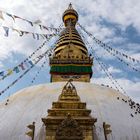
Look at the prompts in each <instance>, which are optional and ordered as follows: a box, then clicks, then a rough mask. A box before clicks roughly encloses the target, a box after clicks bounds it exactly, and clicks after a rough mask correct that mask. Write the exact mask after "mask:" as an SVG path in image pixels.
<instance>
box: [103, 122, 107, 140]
mask: <svg viewBox="0 0 140 140" xmlns="http://www.w3.org/2000/svg"><path fill="white" fill-rule="evenodd" d="M103 129H104V136H105V140H107V135H106V132H105V122H103Z"/></svg>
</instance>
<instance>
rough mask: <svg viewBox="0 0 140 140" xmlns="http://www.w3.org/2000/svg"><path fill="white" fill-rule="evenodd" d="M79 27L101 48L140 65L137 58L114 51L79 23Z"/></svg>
mask: <svg viewBox="0 0 140 140" xmlns="http://www.w3.org/2000/svg"><path fill="white" fill-rule="evenodd" d="M78 25H79V27H80V28H81V29H82V30H83V31H84V32H85V33H86V34H87V35H88V36H90V37H91V38H92V39H93V40H94V41H95V42H96V43H97V44H99V45H100V46H101V47H103V48H107V49H109V50H110V51H111V52H113V53H115V54H116V55H121V56H122V57H125V58H126V59H129V60H131V61H132V62H136V63H140V61H139V60H137V59H135V58H132V57H130V56H128V55H126V54H125V53H122V52H120V51H118V50H116V49H114V48H112V47H110V46H108V45H106V44H105V43H103V42H102V41H101V40H99V39H97V38H96V37H94V36H93V35H92V34H91V33H89V32H88V31H87V30H86V29H85V28H84V27H83V26H82V25H80V24H79V23H78ZM138 71H139V70H138Z"/></svg>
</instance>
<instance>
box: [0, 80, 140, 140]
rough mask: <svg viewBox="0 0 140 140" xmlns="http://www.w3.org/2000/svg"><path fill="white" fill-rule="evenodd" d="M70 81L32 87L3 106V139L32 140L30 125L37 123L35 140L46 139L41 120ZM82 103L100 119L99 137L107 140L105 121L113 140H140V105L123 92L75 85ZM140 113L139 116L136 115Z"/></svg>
mask: <svg viewBox="0 0 140 140" xmlns="http://www.w3.org/2000/svg"><path fill="white" fill-rule="evenodd" d="M65 84H66V82H54V83H49V84H42V85H37V86H32V87H28V88H25V89H22V90H21V91H19V92H17V93H15V94H13V95H12V96H11V97H10V98H9V103H8V105H5V101H3V102H1V103H0V140H30V137H28V136H26V135H25V133H26V132H27V125H28V124H31V123H32V122H33V121H35V122H36V123H35V126H36V129H35V139H36V140H39V139H41V140H43V139H44V140H45V138H44V136H45V127H44V126H43V122H42V120H41V118H43V117H46V116H47V110H48V109H50V108H51V107H52V102H53V101H57V99H58V96H59V95H60V94H61V92H62V88H63V86H64V85H65ZM73 85H74V86H75V87H76V90H77V93H78V95H79V96H80V98H81V101H82V102H86V104H87V108H88V109H91V111H92V112H91V115H92V117H94V118H97V122H96V123H95V128H96V135H97V137H98V139H99V140H104V133H103V127H102V124H103V122H107V123H108V124H110V125H111V130H112V133H111V134H109V135H108V138H109V140H140V133H139V132H140V113H139V112H138V105H137V104H136V105H134V106H133V107H132V108H131V106H130V105H129V100H130V99H129V98H128V97H126V96H124V95H122V94H121V93H119V92H117V91H115V90H113V89H111V88H108V87H104V86H99V85H95V84H93V83H84V82H73ZM136 110H137V113H136Z"/></svg>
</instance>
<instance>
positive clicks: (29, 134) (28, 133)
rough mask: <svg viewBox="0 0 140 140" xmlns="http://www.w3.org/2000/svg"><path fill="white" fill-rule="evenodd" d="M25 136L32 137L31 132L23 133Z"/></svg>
mask: <svg viewBox="0 0 140 140" xmlns="http://www.w3.org/2000/svg"><path fill="white" fill-rule="evenodd" d="M25 134H26V135H27V136H29V137H33V132H32V131H29V132H27V133H25Z"/></svg>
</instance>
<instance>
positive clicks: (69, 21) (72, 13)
mask: <svg viewBox="0 0 140 140" xmlns="http://www.w3.org/2000/svg"><path fill="white" fill-rule="evenodd" d="M62 19H63V22H64V24H65V26H66V27H67V26H75V25H76V22H77V21H78V13H77V12H76V10H74V9H73V7H72V4H71V3H70V4H69V6H68V9H66V11H65V12H64V13H63V17H62Z"/></svg>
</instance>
